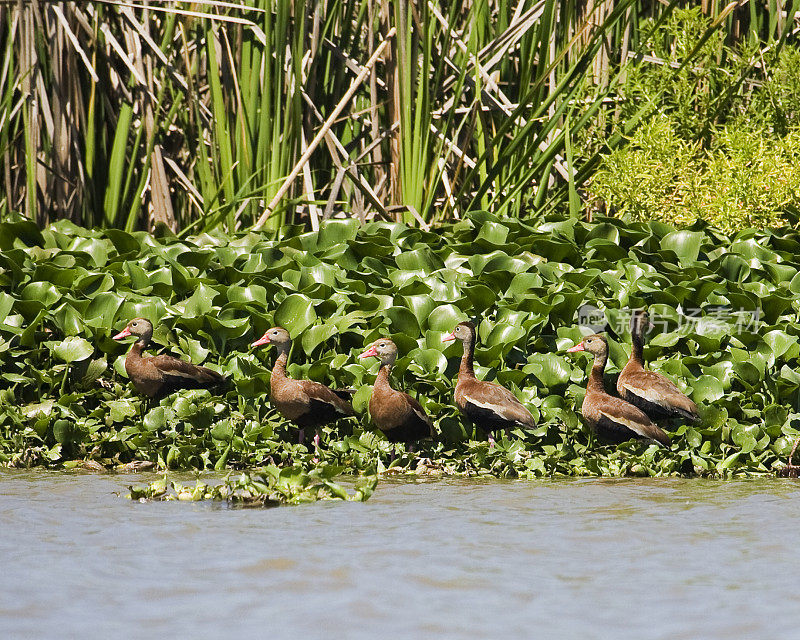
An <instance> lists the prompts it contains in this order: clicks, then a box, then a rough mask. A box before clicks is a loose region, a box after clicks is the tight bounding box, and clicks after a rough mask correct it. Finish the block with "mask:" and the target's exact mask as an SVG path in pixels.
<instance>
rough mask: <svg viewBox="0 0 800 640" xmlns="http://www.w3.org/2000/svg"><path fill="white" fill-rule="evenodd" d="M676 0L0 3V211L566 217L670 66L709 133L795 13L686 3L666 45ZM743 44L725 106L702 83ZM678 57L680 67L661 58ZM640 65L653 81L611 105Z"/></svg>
mask: <svg viewBox="0 0 800 640" xmlns="http://www.w3.org/2000/svg"><path fill="white" fill-rule="evenodd" d="M684 5H686V6H691V5H694V3H684V2H677V1H674V2H671V3H669V4H667V3H663V2H657V1H650V2H634V1H633V0H581V1H569V2H558V1H557V0H537V1H529V0H524V1H520V2H511V1H510V0H474V1H473V2H466V3H442V2H435V1H433V0H429V1H426V0H413V1H411V2H390V1H389V0H329V1H326V2H310V1H306V0H294V1H292V2H287V1H284V0H249V1H248V2H233V3H226V2H217V1H214V0H201V1H200V2H196V3H193V4H191V5H187V4H184V3H173V2H151V3H148V4H137V3H134V4H122V3H114V2H102V1H101V2H91V3H55V2H42V1H40V0H25V1H20V2H15V3H10V2H9V3H4V4H0V51H2V52H3V56H2V60H3V62H2V63H0V177H1V179H2V189H1V191H0V192H1V193H2V196H0V215H2V216H3V217H6V216H7V215H8V214H9V212H12V211H17V212H22V213H24V215H26V216H27V217H28V218H30V219H33V220H36V221H37V223H38V224H40V225H44V224H46V223H47V222H49V221H53V220H56V219H61V218H66V219H69V220H71V221H73V222H75V223H78V224H81V225H83V226H87V227H92V226H100V227H114V228H120V229H125V230H127V231H133V230H137V229H157V228H161V227H162V226H163V227H165V228H166V229H169V230H171V231H173V232H182V233H199V232H204V231H209V230H211V229H216V228H220V229H222V230H224V231H226V232H234V231H237V230H242V229H250V228H253V227H255V226H259V227H261V228H263V229H264V230H265V231H267V232H268V233H272V234H275V233H277V232H278V229H280V228H282V227H283V226H284V225H285V224H289V223H291V224H296V223H299V224H303V225H305V226H306V227H307V228H311V229H316V228H317V226H318V225H319V222H320V221H321V220H323V219H326V218H330V217H354V218H357V219H359V220H361V221H364V220H369V219H373V218H379V219H393V220H402V221H404V222H407V223H410V224H413V225H418V226H420V227H423V228H426V227H428V226H429V225H430V224H432V223H435V222H438V221H442V220H452V219H457V218H459V217H460V216H462V215H463V213H464V212H465V211H469V210H473V209H483V210H487V211H491V212H493V213H497V214H507V215H512V216H522V217H531V216H536V215H542V214H545V213H547V212H550V211H553V210H556V209H562V210H570V211H571V212H572V213H583V209H584V208H585V203H584V202H583V201H582V200H581V199H580V198H581V196H582V195H583V188H584V185H585V183H586V181H587V180H588V179H589V178H590V177H591V175H592V173H593V172H594V170H595V169H596V168H597V167H598V166H600V165H601V163H602V161H603V157H604V154H606V153H608V152H613V151H614V150H615V149H618V148H619V147H620V146H622V145H624V144H625V143H626V141H627V138H626V136H630V135H633V134H634V132H635V130H636V128H637V127H638V126H639V124H640V123H642V122H645V121H647V120H648V119H649V118H650V117H651V116H652V114H653V113H654V112H656V111H658V109H659V105H660V104H661V102H662V101H663V100H666V101H668V100H669V99H670V96H672V95H673V93H674V85H675V78H674V77H673V75H674V74H673V72H676V73H677V75H678V76H681V77H685V78H686V83H685V86H686V88H687V89H689V90H690V91H689V93H687V94H685V95H684V94H681V95H682V96H684V97H685V98H686V99H685V100H684V99H683V98H680V97H679V98H676V99H679V101H680V102H681V104H680V105H679V108H680V109H683V112H682V113H683V115H685V116H686V119H687V122H690V123H693V124H691V126H693V127H695V126H697V127H702V128H703V129H704V130H710V129H708V128H709V127H710V126H712V125H714V124H715V123H717V122H718V120H719V118H718V115H717V112H719V109H720V108H722V107H723V106H724V104H725V103H726V101H727V100H729V98H731V99H732V98H734V97H736V96H738V95H739V94H741V93H742V92H748V91H750V90H751V86H752V85H751V84H749V82H750V81H751V80H752V81H754V82H760V81H761V80H762V79H763V78H762V76H763V74H764V73H766V71H765V68H764V67H763V66H762V67H759V60H761V59H762V58H763V59H766V60H768V59H771V58H770V56H771V55H772V54H774V53H775V52H779V51H780V50H781V49H782V48H783V47H784V45H785V44H786V43H787V42H795V34H796V30H797V23H796V19H795V16H796V11H797V6H798V3H797V2H793V3H775V2H768V3H756V2H747V3H739V4H734V3H731V4H727V5H725V4H722V3H717V2H704V3H703V10H704V11H705V14H704V15H705V16H706V20H705V21H704V22H700V21H695V23H693V24H694V25H695V27H693V28H692V29H686V30H685V31H681V30H680V29H678V28H676V27H675V25H676V24H680V21H678V22H676V20H677V19H678V18H680V16H678V18H676V15H678V12H677V11H676V9H679V8H680V7H681V6H684ZM666 27H670V28H666ZM665 28H666V29H665ZM381 46H383V47H384V49H382V50H381V53H380V55H379V56H378V59H377V60H376V62H375V64H374V65H373V66H372V67H371V68H368V67H367V66H366V63H367V61H368V60H369V58H370V56H372V55H373V54H374V53H375V51H376V50H378V49H379V48H380V47H381ZM745 46H746V47H747V51H749V52H750V55H749V57H747V59H746V60H745V59H744V58H743V60H744V62H743V64H742V65H741V66H740V67H739V68H740V71H741V73H739V74H738V75H737V74H734V76H733V77H732V78H729V80H730V81H729V82H728V85H727V86H728V89H729V91H728V92H727V93H726V92H723V93H721V94H720V93H719V92H717V91H715V90H713V86H712V84H713V83H712V80H713V78H715V77H720V73H723V75H724V74H726V73H727V71H723V72H720V71H719V69H718V68H717V67H724V63H725V60H726V57H727V56H728V55H729V53H728V52H729V51H731V50H733V48H734V47H745ZM675 50H679V51H680V52H681V60H680V63H679V68H678V69H677V70H676V69H674V68H673V67H672V66H670V65H669V64H667V65H666V67H664V60H667V59H668V58H669V52H670V51H675ZM641 67H659V68H660V67H664V70H665V73H662V74H661V75H660V76H658V77H654V78H653V86H652V87H651V91H650V94H649V98H648V100H641V101H640V100H627V97H626V96H627V94H626V93H625V91H624V90H623V89H624V87H627V86H628V84H627V83H628V82H629V81H630V79H631V78H632V77H637V69H639V68H641ZM696 67H697V68H700V69H701V73H694V71H693V70H694V69H695V68H696ZM784 70H785V69H784ZM359 74H363V80H361V81H359V82H355V81H356V78H357V77H358V76H359ZM670 74H673V75H670ZM692 74H694V75H693V76H692ZM640 76H641V74H639V77H640ZM689 76H691V77H692V78H694V80H692V81H691V82H690V80H691V79H692V78H689ZM792 81H794V80H792ZM695 89H696V90H695ZM349 90H350V91H349ZM704 97H705V98H706V99H707V101H711V102H713V104H710V105H705V104H699V103H698V101H700V102H702V99H703V98H704ZM631 107H632V109H631ZM707 107H708V108H707ZM711 107H714V108H711ZM715 109H716V111H715ZM337 110H338V111H339V114H338V116H336V117H333V118H332V116H333V115H334V114H335V113H336V112H337ZM329 119H330V120H331V122H330V123H329V124H330V126H329V128H327V129H324V128H323V126H322V125H323V123H324V122H326V121H327V120H329ZM679 121H683V116H682V117H681V118H679ZM789 121H790V118H788V117H787V122H789ZM323 131H325V133H324V135H322V136H321V137H320V139H319V143H318V144H316V145H314V144H312V143H313V142H314V140H315V138H316V137H317V136H318V135H319V134H320V133H321V132H323ZM587 134H588V135H587ZM301 158H303V159H304V160H303V162H299V160H300V159H301ZM288 176H296V177H294V178H292V179H291V180H289V181H287V177H288Z"/></svg>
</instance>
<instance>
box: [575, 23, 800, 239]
mask: <svg viewBox="0 0 800 640" xmlns="http://www.w3.org/2000/svg"><path fill="white" fill-rule="evenodd" d="M710 24H711V19H710V18H709V17H707V16H704V15H703V14H702V13H701V12H700V9H699V8H696V9H688V10H676V11H675V12H674V13H673V14H672V15H671V16H670V18H669V20H668V21H666V23H665V24H664V25H663V27H662V28H661V29H660V30H659V31H657V32H656V33H655V35H654V36H653V38H652V42H651V47H652V51H653V53H654V56H655V59H648V60H642V61H640V62H638V63H637V64H635V65H633V66H632V67H631V69H630V71H629V73H628V76H627V79H626V82H625V84H624V85H623V86H622V88H621V93H622V94H623V95H624V97H625V101H624V102H623V106H622V109H621V113H622V120H623V122H624V121H625V119H626V118H628V117H633V116H634V114H635V113H636V112H637V111H638V110H639V109H640V108H641V107H642V106H643V105H649V106H650V107H651V109H652V114H651V116H650V117H649V119H646V120H645V122H644V123H643V124H642V125H641V126H640V127H638V128H637V129H636V130H635V131H634V132H633V133H632V134H631V135H630V136H629V137H628V144H627V146H623V147H618V148H617V149H615V150H613V151H611V152H610V153H608V154H607V155H606V156H605V157H604V159H603V161H602V163H601V164H600V167H599V169H598V171H597V172H596V173H595V174H594V175H593V176H592V177H591V178H590V180H589V182H588V184H587V195H588V198H589V201H590V202H592V203H593V204H594V206H597V205H599V207H600V208H601V209H603V210H605V211H606V212H607V213H608V214H609V215H613V216H616V217H622V218H624V219H627V220H631V221H641V220H660V221H663V222H668V223H670V224H675V225H691V224H693V223H694V222H695V221H696V220H704V221H706V222H710V223H711V224H713V225H715V226H716V227H718V228H719V229H721V230H723V231H725V232H728V233H730V232H736V231H738V230H741V229H745V228H747V227H757V228H760V229H765V228H769V227H778V226H783V225H787V224H794V223H795V221H796V219H797V212H798V209H800V163H799V162H798V160H799V159H800V157H799V155H800V154H799V153H798V148H800V128H799V127H798V122H797V115H798V114H800V52H798V51H797V50H796V49H793V48H791V47H784V48H782V49H780V50H776V49H775V48H770V47H767V48H766V49H765V50H763V51H762V50H759V49H758V48H757V47H756V45H755V44H754V43H753V42H750V43H749V44H748V42H747V41H745V43H744V44H742V45H741V46H740V47H738V48H736V49H733V48H730V47H727V46H725V44H724V38H723V34H722V33H721V32H716V33H713V34H712V36H711V37H710V38H708V40H707V41H706V42H705V44H703V45H702V46H701V47H700V50H699V52H697V55H696V56H695V57H694V58H692V59H691V60H689V56H690V55H691V54H692V52H693V51H695V49H696V47H697V45H698V42H700V41H701V35H702V34H703V33H705V32H706V30H707V29H708V28H709V26H710Z"/></svg>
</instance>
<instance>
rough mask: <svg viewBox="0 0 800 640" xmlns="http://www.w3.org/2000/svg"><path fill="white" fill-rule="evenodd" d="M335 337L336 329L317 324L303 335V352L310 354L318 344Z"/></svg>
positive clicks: (327, 325)
mask: <svg viewBox="0 0 800 640" xmlns="http://www.w3.org/2000/svg"><path fill="white" fill-rule="evenodd" d="M334 335H336V327H335V326H332V325H329V324H318V325H315V326H313V327H310V328H309V329H308V330H307V331H306V332H305V333H303V338H302V345H303V351H305V352H306V353H309V354H310V353H311V352H312V351H314V349H316V348H317V347H318V346H319V345H320V344H322V343H323V342H325V341H326V340H329V339H330V338H332V337H333V336H334Z"/></svg>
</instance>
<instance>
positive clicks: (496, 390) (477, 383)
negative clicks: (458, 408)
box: [459, 380, 535, 427]
mask: <svg viewBox="0 0 800 640" xmlns="http://www.w3.org/2000/svg"><path fill="white" fill-rule="evenodd" d="M459 395H460V397H461V398H462V401H463V402H465V403H469V404H471V405H473V406H474V407H476V409H478V410H480V411H481V412H489V413H491V414H494V415H495V416H497V418H498V419H499V420H502V421H505V422H509V423H516V424H518V425H519V426H522V427H533V426H535V421H534V419H533V416H532V415H531V412H530V411H528V409H526V408H525V405H523V404H522V403H521V402H520V401H519V400H518V399H517V396H515V395H514V394H513V393H511V391H509V390H508V389H506V388H505V387H503V386H501V385H499V384H496V383H494V382H487V381H486V380H470V381H468V382H467V383H466V384H463V385H461V389H460V394H459Z"/></svg>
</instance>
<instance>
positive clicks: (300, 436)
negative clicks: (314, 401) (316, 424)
mask: <svg viewBox="0 0 800 640" xmlns="http://www.w3.org/2000/svg"><path fill="white" fill-rule="evenodd" d="M305 441H306V430H305V429H304V428H303V427H300V428H299V429H298V430H297V444H303V443H304V442H305Z"/></svg>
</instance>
